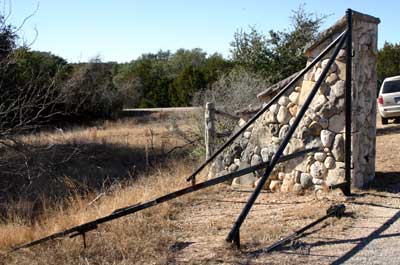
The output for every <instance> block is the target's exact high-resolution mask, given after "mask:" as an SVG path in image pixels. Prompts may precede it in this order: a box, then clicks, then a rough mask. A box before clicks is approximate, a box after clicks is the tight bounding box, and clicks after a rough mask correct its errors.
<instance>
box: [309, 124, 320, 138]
mask: <svg viewBox="0 0 400 265" xmlns="http://www.w3.org/2000/svg"><path fill="white" fill-rule="evenodd" d="M308 129H309V131H310V134H311V135H314V136H319V135H320V133H321V130H322V126H321V125H320V124H319V123H318V122H316V121H313V122H311V124H310V126H308Z"/></svg>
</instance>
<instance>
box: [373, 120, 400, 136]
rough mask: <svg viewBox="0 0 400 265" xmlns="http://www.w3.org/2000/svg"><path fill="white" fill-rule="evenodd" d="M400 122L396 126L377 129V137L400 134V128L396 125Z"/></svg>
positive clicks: (391, 125)
mask: <svg viewBox="0 0 400 265" xmlns="http://www.w3.org/2000/svg"><path fill="white" fill-rule="evenodd" d="M398 123H399V122H396V123H394V124H390V125H384V127H381V128H377V129H376V135H377V136H381V135H388V134H399V133H400V126H399V125H395V124H398Z"/></svg>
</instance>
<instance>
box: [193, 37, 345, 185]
mask: <svg viewBox="0 0 400 265" xmlns="http://www.w3.org/2000/svg"><path fill="white" fill-rule="evenodd" d="M344 34H345V32H343V33H341V34H340V36H339V37H338V38H336V39H335V40H334V41H333V42H332V43H331V44H330V45H329V46H328V47H326V48H325V49H324V50H323V51H322V52H321V53H320V54H319V55H318V56H317V57H316V58H315V59H314V60H313V61H312V62H311V63H310V64H309V65H307V66H306V67H305V68H304V69H303V70H301V71H300V72H299V74H298V75H297V76H296V77H295V78H294V79H293V80H292V81H290V82H289V83H288V84H287V85H286V86H285V87H284V88H282V90H281V91H279V93H278V94H276V96H275V97H273V98H272V99H271V100H270V101H269V102H268V103H267V104H265V105H264V106H263V107H262V109H261V110H259V111H258V112H257V113H256V114H254V116H253V117H252V118H251V119H250V120H248V121H247V122H246V124H244V125H243V127H241V128H240V129H239V130H238V131H237V132H236V133H235V134H234V135H232V136H231V137H230V138H229V139H228V140H227V141H226V142H225V143H224V144H223V145H222V146H221V147H219V148H218V150H217V151H215V153H214V154H213V155H211V156H210V158H208V159H207V160H206V161H204V163H203V164H201V165H200V166H199V167H198V168H197V169H196V170H195V171H194V172H193V173H192V174H191V175H190V176H189V177H188V178H186V180H187V181H191V180H194V179H195V178H196V175H197V174H198V173H199V172H200V171H201V170H203V168H204V167H205V166H206V165H207V164H208V163H210V162H211V161H213V160H214V159H215V158H216V157H217V156H218V155H219V154H220V153H221V152H222V151H223V150H224V149H225V148H226V147H227V146H229V145H230V144H231V143H232V142H233V141H234V140H235V139H236V138H237V137H238V136H239V135H240V134H242V133H243V132H244V131H245V130H246V129H247V128H248V127H249V126H250V125H251V124H252V123H253V122H254V121H255V120H257V119H258V118H259V117H260V116H261V115H262V114H263V113H264V112H265V111H266V110H268V109H269V107H271V106H272V104H274V103H275V102H276V101H278V99H279V98H280V97H281V96H282V95H284V94H285V93H286V92H287V91H288V90H289V88H291V87H292V86H293V85H294V84H296V83H297V81H299V80H300V78H301V77H303V76H304V74H305V73H307V72H308V71H309V70H310V69H311V68H313V67H314V65H315V64H316V63H317V62H318V61H320V60H321V59H322V58H323V57H324V56H325V55H326V54H327V53H328V52H329V51H330V50H331V49H332V48H333V47H334V46H335V45H336V44H337V43H339V41H340V39H341V37H342V36H344Z"/></svg>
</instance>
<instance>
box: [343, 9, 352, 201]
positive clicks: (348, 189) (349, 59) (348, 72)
mask: <svg viewBox="0 0 400 265" xmlns="http://www.w3.org/2000/svg"><path fill="white" fill-rule="evenodd" d="M346 13H347V41H346V83H345V85H346V94H345V103H346V110H345V112H346V132H345V138H346V141H345V180H346V185H345V187H343V189H342V191H343V193H344V195H346V196H350V195H351V156H352V155H351V115H352V106H351V97H352V91H351V82H352V76H351V74H352V73H351V71H352V56H353V49H352V42H353V41H352V31H353V19H352V14H353V10H351V9H348V10H347V12H346Z"/></svg>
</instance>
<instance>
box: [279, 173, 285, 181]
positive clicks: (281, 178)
mask: <svg viewBox="0 0 400 265" xmlns="http://www.w3.org/2000/svg"><path fill="white" fill-rule="evenodd" d="M285 176H286V174H285V173H284V172H279V173H278V179H279V180H284V178H285Z"/></svg>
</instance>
